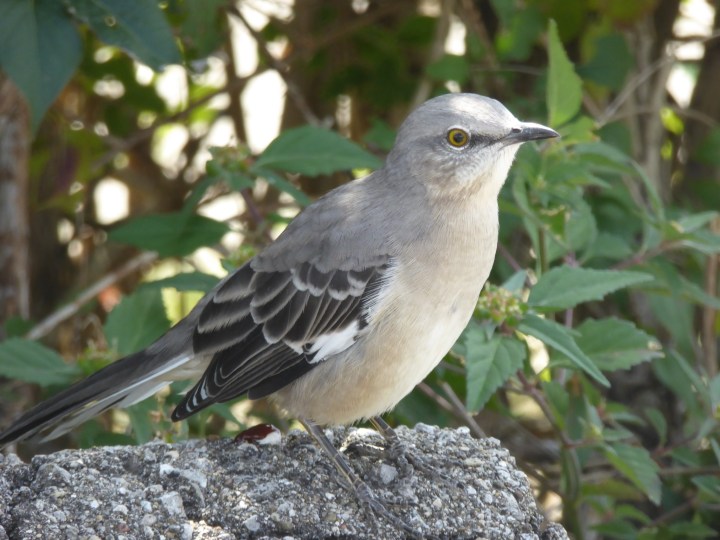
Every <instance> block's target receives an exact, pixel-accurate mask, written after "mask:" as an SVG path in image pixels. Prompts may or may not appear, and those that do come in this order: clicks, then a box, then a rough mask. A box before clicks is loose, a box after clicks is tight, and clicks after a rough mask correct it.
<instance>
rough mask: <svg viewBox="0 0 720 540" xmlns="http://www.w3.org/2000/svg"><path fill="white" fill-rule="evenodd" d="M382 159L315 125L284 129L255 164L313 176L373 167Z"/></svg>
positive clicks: (379, 163)
mask: <svg viewBox="0 0 720 540" xmlns="http://www.w3.org/2000/svg"><path fill="white" fill-rule="evenodd" d="M380 166H382V162H381V161H380V160H379V159H378V158H376V157H375V156H373V155H372V154H370V153H368V152H366V151H365V150H363V149H362V148H360V147H359V146H358V145H356V144H355V143H354V142H352V141H350V140H348V139H346V138H345V137H343V136H341V135H338V134H337V133H335V132H333V131H329V130H327V129H323V128H320V127H315V126H303V127H299V128H294V129H288V130H286V131H284V132H282V133H281V134H280V136H279V137H278V138H277V139H275V140H274V141H273V142H271V143H270V145H269V146H268V147H267V148H266V149H265V151H264V152H263V153H262V154H261V155H260V157H258V159H257V162H256V164H255V167H257V168H261V169H265V168H269V169H276V170H280V171H285V172H290V173H298V174H304V175H307V176H317V175H320V174H331V173H334V172H337V171H347V170H350V169H361V168H368V169H377V168H378V167H380Z"/></svg>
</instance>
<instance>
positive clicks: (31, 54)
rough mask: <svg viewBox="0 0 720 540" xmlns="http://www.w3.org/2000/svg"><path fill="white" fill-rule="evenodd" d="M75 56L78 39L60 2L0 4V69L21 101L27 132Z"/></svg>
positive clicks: (40, 0) (35, 124)
mask: <svg viewBox="0 0 720 540" xmlns="http://www.w3.org/2000/svg"><path fill="white" fill-rule="evenodd" d="M81 59H82V42H81V40H80V36H79V35H78V32H77V29H76V28H75V25H74V24H73V22H72V19H71V18H70V16H69V15H68V13H67V11H66V9H65V7H64V6H63V4H62V2H58V1H57V0H36V1H35V2H23V1H5V2H0V68H1V69H2V71H4V72H5V73H6V74H7V75H8V77H10V79H11V80H12V81H13V82H14V83H15V85H16V86H17V87H18V88H19V90H20V92H22V94H23V95H24V96H25V98H26V99H27V102H28V105H29V106H30V114H31V125H32V129H33V131H35V129H37V127H38V125H39V124H40V121H41V120H42V117H43V115H44V114H45V111H47V109H48V107H50V105H52V103H53V101H55V98H57V96H58V94H59V93H60V91H61V90H62V89H63V87H64V86H65V84H67V82H68V81H69V80H70V77H71V76H72V74H73V73H74V72H75V70H76V69H77V67H78V65H80V60H81Z"/></svg>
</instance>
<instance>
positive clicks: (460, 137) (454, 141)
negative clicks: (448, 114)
mask: <svg viewBox="0 0 720 540" xmlns="http://www.w3.org/2000/svg"><path fill="white" fill-rule="evenodd" d="M469 141H470V135H468V132H467V131H465V130H464V129H460V128H452V129H451V130H450V131H448V132H447V142H448V143H449V144H450V146H452V147H453V148H463V147H464V146H467V144H468V142H469Z"/></svg>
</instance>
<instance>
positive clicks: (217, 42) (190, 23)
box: [180, 0, 226, 58]
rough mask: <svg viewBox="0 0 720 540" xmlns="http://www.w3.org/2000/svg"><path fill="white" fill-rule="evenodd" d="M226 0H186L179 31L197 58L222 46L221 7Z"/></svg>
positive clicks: (223, 37) (222, 17)
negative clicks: (184, 12)
mask: <svg viewBox="0 0 720 540" xmlns="http://www.w3.org/2000/svg"><path fill="white" fill-rule="evenodd" d="M225 3H226V0H186V1H185V2H184V3H183V4H184V8H185V10H186V15H185V18H184V19H183V23H182V30H181V32H180V34H181V36H182V38H183V43H184V44H185V46H186V47H188V48H190V49H192V50H193V52H194V53H195V56H196V57H198V58H202V57H206V56H209V55H210V54H211V53H212V52H214V51H216V50H217V49H219V48H220V47H221V46H222V43H223V40H224V39H225V37H226V34H225V33H224V32H223V31H222V30H223V27H224V25H223V22H224V21H223V20H224V18H225V17H224V14H223V11H222V9H221V8H222V7H223V6H224V5H225Z"/></svg>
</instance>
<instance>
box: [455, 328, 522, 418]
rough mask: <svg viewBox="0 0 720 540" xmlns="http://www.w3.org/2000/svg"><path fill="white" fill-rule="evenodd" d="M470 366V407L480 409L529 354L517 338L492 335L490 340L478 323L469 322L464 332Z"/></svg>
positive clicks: (468, 381)
mask: <svg viewBox="0 0 720 540" xmlns="http://www.w3.org/2000/svg"><path fill="white" fill-rule="evenodd" d="M464 345H465V362H466V369H467V409H468V410H469V411H479V410H480V409H482V408H483V406H484V405H485V403H487V401H488V399H490V397H491V396H492V395H493V393H494V392H495V390H497V389H498V388H499V387H500V386H502V385H503V384H504V383H505V381H507V380H508V379H509V378H510V376H511V375H512V374H513V373H515V372H516V371H517V370H518V369H520V368H521V367H522V365H523V362H524V361H525V358H526V356H527V350H526V348H525V346H524V345H523V344H522V343H520V342H519V341H518V340H516V339H512V338H508V337H502V336H493V337H492V338H491V339H490V340H489V341H488V340H487V338H486V337H485V333H484V332H483V331H482V329H481V328H479V327H478V326H469V327H468V329H467V330H466V332H465V335H464Z"/></svg>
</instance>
